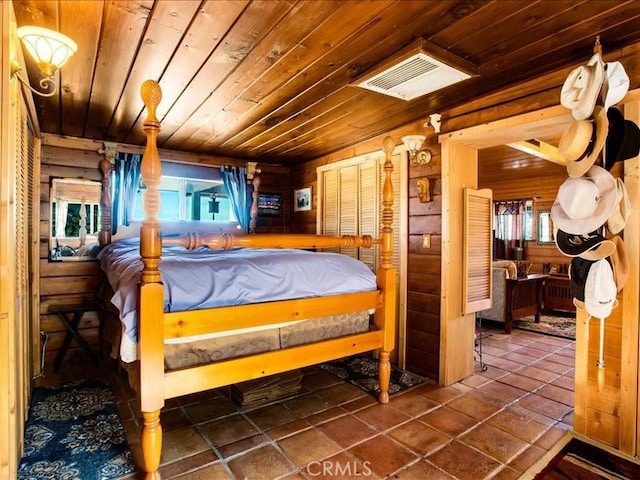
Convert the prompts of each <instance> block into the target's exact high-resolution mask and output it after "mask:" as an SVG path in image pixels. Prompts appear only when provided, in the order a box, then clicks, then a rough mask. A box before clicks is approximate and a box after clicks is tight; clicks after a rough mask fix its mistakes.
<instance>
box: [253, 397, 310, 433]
mask: <svg viewBox="0 0 640 480" xmlns="http://www.w3.org/2000/svg"><path fill="white" fill-rule="evenodd" d="M245 415H246V416H247V417H248V418H250V419H251V421H252V422H254V423H255V424H256V425H257V426H258V428H261V429H262V430H269V429H270V428H273V427H277V426H278V425H284V424H285V423H289V422H292V421H294V420H296V419H297V418H298V416H297V415H296V414H295V413H293V412H292V411H291V410H289V409H288V408H286V407H284V406H282V405H281V404H279V403H276V404H274V405H269V406H267V407H263V408H260V409H258V410H251V411H250V412H247V413H246V414H245Z"/></svg>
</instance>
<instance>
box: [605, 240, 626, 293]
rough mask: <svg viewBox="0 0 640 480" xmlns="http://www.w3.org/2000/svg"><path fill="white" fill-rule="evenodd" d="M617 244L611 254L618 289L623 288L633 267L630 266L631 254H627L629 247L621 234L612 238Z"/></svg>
mask: <svg viewBox="0 0 640 480" xmlns="http://www.w3.org/2000/svg"><path fill="white" fill-rule="evenodd" d="M611 241H612V242H613V243H615V245H616V249H615V251H614V252H613V253H612V254H611V258H610V260H611V268H612V269H613V277H614V279H615V281H616V287H617V288H618V291H620V290H622V289H623V288H624V286H625V285H626V284H627V280H629V272H630V270H631V267H630V266H629V256H628V255H627V249H626V247H625V246H624V242H623V241H622V238H620V235H616V236H615V237H613V238H612V239H611Z"/></svg>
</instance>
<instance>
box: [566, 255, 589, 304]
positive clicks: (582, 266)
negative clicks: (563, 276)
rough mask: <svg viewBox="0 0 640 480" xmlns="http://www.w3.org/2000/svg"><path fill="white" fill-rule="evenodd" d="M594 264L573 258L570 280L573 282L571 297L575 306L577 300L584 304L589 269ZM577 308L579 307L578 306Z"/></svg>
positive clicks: (570, 267)
mask: <svg viewBox="0 0 640 480" xmlns="http://www.w3.org/2000/svg"><path fill="white" fill-rule="evenodd" d="M593 263H594V262H593V261H591V260H585V259H584V258H580V257H573V258H572V259H571V265H570V266H569V280H571V295H572V296H573V300H574V302H573V303H574V304H576V300H577V301H578V302H584V286H585V285H586V283H587V275H588V274H589V268H590V267H591V265H592V264H593ZM576 306H578V305H577V304H576ZM582 308H584V307H582Z"/></svg>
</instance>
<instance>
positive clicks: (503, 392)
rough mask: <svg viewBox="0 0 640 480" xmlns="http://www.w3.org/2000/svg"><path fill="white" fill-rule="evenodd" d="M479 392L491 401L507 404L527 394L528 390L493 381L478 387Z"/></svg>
mask: <svg viewBox="0 0 640 480" xmlns="http://www.w3.org/2000/svg"><path fill="white" fill-rule="evenodd" d="M476 392H477V393H480V394H482V395H484V396H486V397H487V398H489V399H490V400H491V401H493V402H495V403H498V404H500V405H506V404H507V403H511V402H513V401H515V400H517V399H518V398H521V397H523V396H525V395H526V394H527V393H528V392H527V391H526V390H522V389H520V388H516V387H512V386H511V385H506V384H504V383H500V382H491V383H488V384H486V385H483V386H482V387H480V388H477V389H476Z"/></svg>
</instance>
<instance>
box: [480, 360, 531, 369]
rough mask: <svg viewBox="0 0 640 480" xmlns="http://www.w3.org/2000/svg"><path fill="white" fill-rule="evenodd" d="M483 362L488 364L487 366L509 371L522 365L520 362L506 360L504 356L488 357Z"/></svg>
mask: <svg viewBox="0 0 640 480" xmlns="http://www.w3.org/2000/svg"><path fill="white" fill-rule="evenodd" d="M485 363H486V364H487V365H489V368H491V367H496V368H501V369H502V370H507V371H509V372H513V371H514V370H517V369H518V368H521V367H522V364H521V363H518V362H512V361H511V360H506V359H504V358H495V359H488V360H486V361H485Z"/></svg>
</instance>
